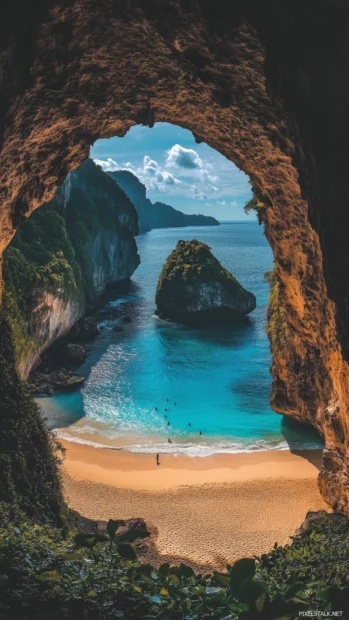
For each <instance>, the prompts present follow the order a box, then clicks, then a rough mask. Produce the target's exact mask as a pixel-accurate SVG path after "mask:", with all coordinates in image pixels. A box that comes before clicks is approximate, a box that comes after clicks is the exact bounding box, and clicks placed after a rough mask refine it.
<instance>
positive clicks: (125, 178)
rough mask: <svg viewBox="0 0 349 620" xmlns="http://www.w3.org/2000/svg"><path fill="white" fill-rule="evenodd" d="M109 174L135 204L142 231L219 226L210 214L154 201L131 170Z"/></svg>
mask: <svg viewBox="0 0 349 620" xmlns="http://www.w3.org/2000/svg"><path fill="white" fill-rule="evenodd" d="M108 174H109V175H110V176H111V177H112V178H113V179H115V181H117V183H118V184H119V185H120V187H122V189H123V190H124V192H125V193H126V194H127V195H128V197H129V198H130V200H131V201H132V203H133V204H134V206H135V208H136V210H137V213H138V217H139V230H140V232H147V231H149V230H152V229H153V228H171V227H183V226H219V222H218V220H216V219H215V218H214V217H211V216H209V215H201V214H200V215H195V214H193V215H188V214H186V213H182V211H178V210H177V209H174V208H173V207H171V206H170V205H167V204H165V203H164V202H155V203H152V202H151V201H150V200H149V198H147V190H146V187H145V185H143V183H141V182H140V181H139V179H138V178H137V177H136V176H135V175H134V174H132V172H130V171H129V170H117V171H115V172H109V173H108Z"/></svg>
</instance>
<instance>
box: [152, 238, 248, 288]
mask: <svg viewBox="0 0 349 620" xmlns="http://www.w3.org/2000/svg"><path fill="white" fill-rule="evenodd" d="M191 281H193V282H211V281H212V282H221V283H222V284H224V285H225V286H227V287H230V288H231V289H232V290H233V292H234V293H235V294H239V293H241V294H242V293H244V292H245V290H244V288H243V287H242V286H241V284H240V283H239V282H238V281H237V280H236V278H234V276H233V275H232V274H231V273H230V272H229V271H228V270H227V269H225V268H224V267H223V266H222V265H221V264H220V262H219V261H218V260H217V258H215V256H213V254H212V253H211V248H210V247H209V246H208V245H206V244H205V243H201V242H200V241H197V240H196V239H193V240H192V241H178V243H177V246H176V248H175V249H174V250H173V252H171V254H170V255H169V257H168V258H167V260H166V263H165V265H164V266H163V269H162V272H161V274H160V277H159V281H158V285H157V294H158V293H160V291H161V290H162V289H163V288H164V287H170V288H171V287H172V286H173V285H174V286H176V285H180V284H182V283H183V282H184V283H187V282H191Z"/></svg>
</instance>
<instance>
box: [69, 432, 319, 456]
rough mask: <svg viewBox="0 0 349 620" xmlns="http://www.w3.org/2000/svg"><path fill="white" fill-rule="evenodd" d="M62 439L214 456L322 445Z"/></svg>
mask: <svg viewBox="0 0 349 620" xmlns="http://www.w3.org/2000/svg"><path fill="white" fill-rule="evenodd" d="M57 435H58V437H59V438H60V439H65V440H67V441H71V442H73V443H79V444H85V445H88V446H91V447H93V448H104V449H109V450H124V451H126V452H132V453H136V454H157V453H159V454H172V455H173V456H191V457H195V456H199V457H205V456H213V455H214V454H238V453H249V452H266V451H275V450H289V449H290V448H291V449H298V450H318V449H320V445H319V444H317V443H315V442H310V443H303V442H302V443H300V444H299V445H298V444H297V445H291V446H290V445H289V444H288V443H287V442H286V441H278V442H275V443H271V442H267V441H264V440H258V441H255V442H254V443H251V444H243V443H239V442H228V441H221V442H212V443H177V444H176V443H175V442H172V443H171V444H170V443H168V442H148V443H146V442H144V443H135V444H131V445H129V444H128V445H127V444H126V445H118V446H113V445H110V444H109V445H108V444H103V443H100V442H97V441H93V440H90V439H86V438H84V437H79V436H77V435H71V434H69V433H66V432H57Z"/></svg>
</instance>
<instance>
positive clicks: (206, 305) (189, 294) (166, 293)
mask: <svg viewBox="0 0 349 620" xmlns="http://www.w3.org/2000/svg"><path fill="white" fill-rule="evenodd" d="M156 305H157V310H158V313H159V314H160V316H163V317H167V318H172V319H175V320H178V321H181V322H184V323H189V322H194V321H195V322H198V321H209V322H216V321H219V320H226V321H234V320H236V319H237V317H239V316H240V317H241V316H243V315H245V314H248V313H249V312H252V310H254V309H255V307H256V298H255V296H254V295H253V294H252V293H249V292H248V291H246V290H245V289H244V288H243V287H242V286H241V284H240V283H239V282H238V281H237V280H236V279H235V278H234V276H233V275H232V274H231V273H230V272H229V271H227V270H226V269H224V267H222V265H221V264H220V262H219V261H218V260H217V259H216V258H215V257H214V256H213V254H212V253H211V251H210V248H209V247H208V245H206V244H205V243H201V242H200V241H196V240H195V239H194V240H193V241H178V243H177V246H176V248H175V249H174V250H173V252H171V254H170V255H169V257H168V258H167V260H166V263H165V265H164V267H163V269H162V272H161V274H160V277H159V281H158V285H157V289H156Z"/></svg>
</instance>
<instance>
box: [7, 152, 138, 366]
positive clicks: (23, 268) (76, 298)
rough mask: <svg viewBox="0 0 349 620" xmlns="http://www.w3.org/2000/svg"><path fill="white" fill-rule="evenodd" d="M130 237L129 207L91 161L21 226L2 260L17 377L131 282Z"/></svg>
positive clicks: (134, 256) (133, 253)
mask: <svg viewBox="0 0 349 620" xmlns="http://www.w3.org/2000/svg"><path fill="white" fill-rule="evenodd" d="M137 233H138V226H137V213H136V211H135V209H134V207H133V205H132V204H131V202H130V200H129V199H128V198H127V196H126V194H124V192H123V191H122V190H121V189H120V187H119V186H118V185H117V184H116V183H115V181H113V180H112V179H110V178H109V177H108V176H107V175H106V174H105V173H104V172H103V171H102V170H101V169H100V168H99V167H98V166H96V165H95V164H94V163H93V162H92V160H87V161H86V162H84V163H83V164H82V165H81V166H80V168H79V169H78V170H77V171H74V172H71V173H70V174H69V175H68V176H67V179H66V180H65V182H64V183H63V185H62V186H61V187H60V188H59V189H58V191H57V193H56V195H55V197H54V198H53V200H52V201H51V202H50V203H48V204H46V205H44V206H43V207H42V208H41V209H40V210H39V211H37V212H36V213H35V214H34V215H33V216H32V217H31V218H30V219H29V220H28V221H27V222H25V223H24V225H23V226H22V227H21V229H20V230H19V232H18V233H17V235H16V236H15V237H14V239H13V241H12V243H11V245H10V246H9V248H8V249H7V250H6V251H5V253H4V282H5V296H4V303H5V308H7V310H8V314H9V316H10V320H11V322H12V325H13V331H14V337H15V345H16V350H17V351H16V352H17V360H18V369H19V372H20V375H21V376H22V377H23V378H27V377H28V375H29V373H30V371H31V369H32V368H33V366H35V365H37V363H38V362H39V358H40V354H41V353H42V351H44V350H45V349H47V347H48V346H50V345H51V344H52V343H53V342H55V341H56V340H57V339H58V338H61V337H62V336H64V335H65V334H67V333H68V332H69V331H70V329H71V328H72V327H73V326H74V325H75V323H76V322H77V321H78V320H79V319H80V318H81V317H82V316H83V315H84V313H85V312H86V309H88V308H91V307H93V306H94V305H96V303H97V301H98V297H99V295H100V294H101V293H103V291H104V290H105V287H106V285H107V284H108V283H111V282H117V281H121V280H126V279H128V278H130V277H131V275H132V274H133V272H134V270H135V269H136V268H137V266H138V264H139V256H138V253H137V247H136V242H135V239H134V235H136V234H137Z"/></svg>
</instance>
